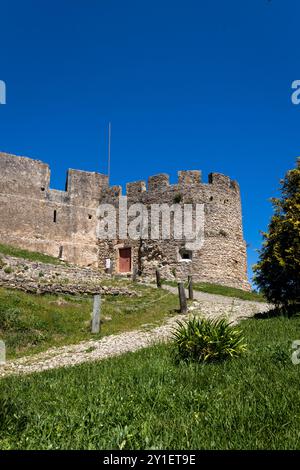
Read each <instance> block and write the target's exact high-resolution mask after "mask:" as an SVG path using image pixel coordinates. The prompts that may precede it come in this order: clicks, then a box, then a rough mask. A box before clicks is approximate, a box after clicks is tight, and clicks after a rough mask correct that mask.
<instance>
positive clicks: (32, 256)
mask: <svg viewBox="0 0 300 470" xmlns="http://www.w3.org/2000/svg"><path fill="white" fill-rule="evenodd" d="M1 253H2V254H3V255H9V256H14V257H16V258H24V259H27V260H29V261H38V262H41V263H48V264H66V263H63V262H62V261H61V260H60V259H58V258H54V257H53V256H48V255H43V254H42V253H37V252H35V251H28V250H23V249H22V248H17V247H14V246H10V245H3V244H2V243H0V254H1Z"/></svg>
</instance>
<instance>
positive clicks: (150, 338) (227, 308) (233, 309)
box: [0, 286, 271, 377]
mask: <svg viewBox="0 0 300 470" xmlns="http://www.w3.org/2000/svg"><path fill="white" fill-rule="evenodd" d="M164 288H165V289H166V290H168V291H170V292H173V293H176V294H177V288H176V287H170V286H164ZM194 296H195V301H194V302H193V303H192V304H191V305H190V306H189V314H192V315H195V314H196V315H204V316H205V317H207V318H218V317H221V316H226V317H227V318H228V319H229V320H230V321H233V322H238V321H240V320H241V319H243V318H247V317H251V316H253V315H254V314H255V313H259V312H265V311H268V310H269V309H270V308H271V306H270V305H268V304H265V303H261V302H252V301H251V302H250V301H245V300H240V299H235V298H230V297H224V296H220V295H212V294H206V293H203V292H196V291H195V292H194ZM187 316H188V315H182V314H180V315H174V316H172V317H171V318H170V317H169V318H168V319H167V320H166V321H165V323H164V324H163V325H161V326H158V327H156V328H153V329H151V330H148V331H146V330H145V327H146V326H147V325H144V329H143V328H141V329H140V330H135V331H130V332H125V333H121V334H119V335H110V336H105V337H104V338H103V339H101V340H97V341H94V340H90V341H84V342H81V343H79V344H75V345H70V346H63V347H60V348H52V349H49V350H48V351H46V352H43V353H39V354H36V355H32V356H26V357H22V358H20V359H16V360H14V361H8V362H7V363H6V364H5V365H2V366H0V377H5V376H9V375H14V374H30V373H33V372H41V371H44V370H49V369H55V368H59V367H67V366H74V365H77V364H82V363H84V362H92V361H99V360H101V359H106V358H108V357H112V356H118V355H120V354H124V353H126V352H129V351H137V350H138V349H141V348H145V347H148V346H150V345H151V344H154V343H157V342H160V341H166V340H167V339H168V338H169V337H170V336H171V332H172V329H173V328H174V326H175V325H176V322H177V321H178V320H183V319H186V318H187Z"/></svg>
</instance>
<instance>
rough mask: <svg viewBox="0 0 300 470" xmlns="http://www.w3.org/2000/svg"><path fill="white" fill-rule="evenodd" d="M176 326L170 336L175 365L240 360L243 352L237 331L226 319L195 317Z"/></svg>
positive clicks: (243, 344)
mask: <svg viewBox="0 0 300 470" xmlns="http://www.w3.org/2000/svg"><path fill="white" fill-rule="evenodd" d="M177 324H178V326H177V328H176V329H175V331H174V333H173V337H174V340H175V348H174V351H175V358H176V360H177V361H182V360H183V361H196V362H212V361H221V360H224V359H227V358H232V357H236V356H239V355H240V354H242V353H243V352H244V351H245V350H246V344H245V343H244V338H243V336H242V331H241V330H240V328H239V327H237V326H232V325H231V324H230V323H228V322H227V320H225V319H218V320H210V319H205V318H200V319H199V318H195V317H194V318H192V319H191V320H188V321H185V322H177Z"/></svg>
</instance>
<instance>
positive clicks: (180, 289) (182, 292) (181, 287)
mask: <svg viewBox="0 0 300 470" xmlns="http://www.w3.org/2000/svg"><path fill="white" fill-rule="evenodd" d="M178 294H179V303H180V312H181V313H186V312H187V303H186V296H185V290H184V285H183V282H178Z"/></svg>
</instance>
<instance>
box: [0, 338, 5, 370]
mask: <svg viewBox="0 0 300 470" xmlns="http://www.w3.org/2000/svg"><path fill="white" fill-rule="evenodd" d="M5 362H6V350H5V343H4V341H2V340H1V341H0V366H3V365H4V364H5Z"/></svg>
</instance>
